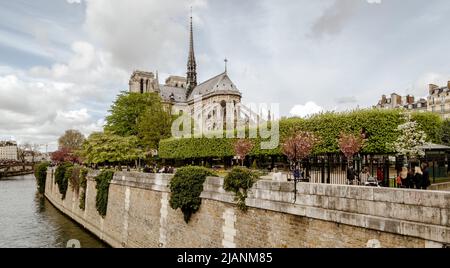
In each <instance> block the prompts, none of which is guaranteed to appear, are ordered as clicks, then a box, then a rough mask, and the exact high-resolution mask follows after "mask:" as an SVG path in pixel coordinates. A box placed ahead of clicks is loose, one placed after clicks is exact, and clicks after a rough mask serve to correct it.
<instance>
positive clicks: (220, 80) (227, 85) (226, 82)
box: [188, 72, 240, 100]
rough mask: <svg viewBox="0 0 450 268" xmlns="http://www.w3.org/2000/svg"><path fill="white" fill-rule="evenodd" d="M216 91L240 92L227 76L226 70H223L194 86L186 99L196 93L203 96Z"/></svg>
mask: <svg viewBox="0 0 450 268" xmlns="http://www.w3.org/2000/svg"><path fill="white" fill-rule="evenodd" d="M217 91H229V92H235V93H236V94H240V92H239V89H238V88H237V87H236V85H234V83H233V82H232V81H231V79H230V78H229V77H228V74H227V73H226V72H223V73H221V74H219V75H217V76H214V77H213V78H211V79H209V80H206V81H205V82H203V83H201V84H200V85H198V86H196V87H195V88H194V90H193V91H192V93H191V95H190V96H189V98H188V100H193V99H194V96H196V95H201V96H203V95H207V94H211V93H214V92H217Z"/></svg>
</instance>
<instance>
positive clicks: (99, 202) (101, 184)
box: [95, 170, 114, 217]
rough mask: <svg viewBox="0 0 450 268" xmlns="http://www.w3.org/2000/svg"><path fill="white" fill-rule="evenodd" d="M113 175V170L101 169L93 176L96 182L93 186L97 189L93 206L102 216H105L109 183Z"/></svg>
mask: <svg viewBox="0 0 450 268" xmlns="http://www.w3.org/2000/svg"><path fill="white" fill-rule="evenodd" d="M113 177H114V171H113V170H103V171H101V172H100V174H98V175H97V176H96V177H95V182H96V183H97V184H96V186H95V188H96V189H97V196H96V199H95V207H96V208H97V211H98V214H100V216H102V217H105V216H106V210H107V208H108V192H109V183H110V182H111V180H112V179H113Z"/></svg>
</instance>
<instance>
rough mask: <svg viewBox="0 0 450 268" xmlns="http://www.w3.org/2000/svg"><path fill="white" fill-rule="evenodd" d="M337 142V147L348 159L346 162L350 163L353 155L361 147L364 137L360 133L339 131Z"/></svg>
mask: <svg viewBox="0 0 450 268" xmlns="http://www.w3.org/2000/svg"><path fill="white" fill-rule="evenodd" d="M338 143H339V149H340V150H341V152H342V153H343V154H344V155H345V157H346V158H347V159H348V163H349V164H350V163H351V161H352V159H353V156H354V155H355V154H356V153H358V152H359V151H360V150H361V149H362V148H363V146H364V138H363V136H362V135H355V134H351V133H343V132H341V134H340V135H339V139H338Z"/></svg>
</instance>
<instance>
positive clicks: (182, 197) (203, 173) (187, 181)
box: [169, 166, 214, 223]
mask: <svg viewBox="0 0 450 268" xmlns="http://www.w3.org/2000/svg"><path fill="white" fill-rule="evenodd" d="M208 176H214V173H213V172H212V171H210V170H209V169H206V168H203V167H192V166H190V167H183V168H180V169H178V170H177V172H176V173H175V176H174V177H173V178H172V180H171V181H170V192H171V195H170V200H169V204H170V206H171V207H172V208H173V209H178V208H180V209H181V211H182V212H183V215H184V221H185V222H186V223H188V222H189V220H190V218H191V216H192V214H194V213H195V212H197V211H198V210H199V208H200V205H201V202H202V199H201V198H200V194H201V193H202V191H203V183H204V182H205V179H206V177H208Z"/></svg>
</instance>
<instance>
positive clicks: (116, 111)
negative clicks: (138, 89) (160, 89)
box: [105, 92, 161, 137]
mask: <svg viewBox="0 0 450 268" xmlns="http://www.w3.org/2000/svg"><path fill="white" fill-rule="evenodd" d="M160 102H161V98H160V97H159V95H158V94H157V93H144V94H140V93H131V92H122V93H121V94H120V95H118V97H117V99H116V101H115V102H114V104H113V105H112V106H111V109H110V110H109V112H110V113H111V114H110V115H108V116H107V117H106V126H105V131H108V132H111V133H113V134H115V135H119V136H123V137H126V136H132V135H138V126H137V124H138V120H139V116H140V115H142V114H143V113H144V112H145V111H146V110H147V108H148V107H151V106H152V105H153V104H156V103H160Z"/></svg>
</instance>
